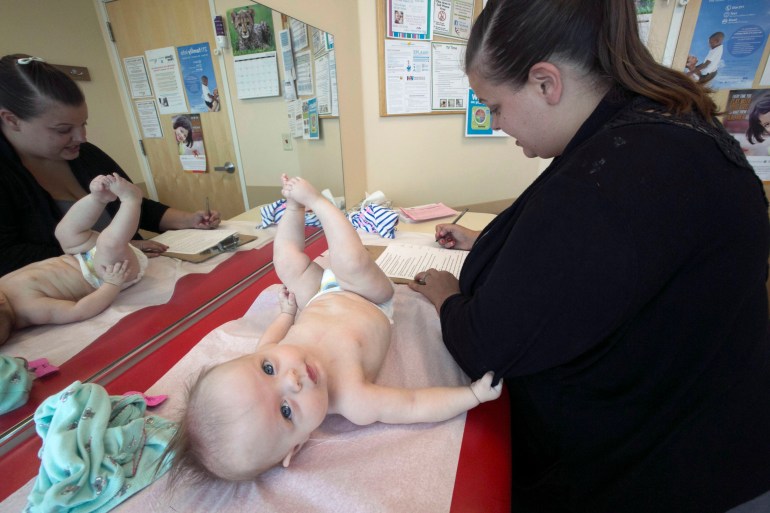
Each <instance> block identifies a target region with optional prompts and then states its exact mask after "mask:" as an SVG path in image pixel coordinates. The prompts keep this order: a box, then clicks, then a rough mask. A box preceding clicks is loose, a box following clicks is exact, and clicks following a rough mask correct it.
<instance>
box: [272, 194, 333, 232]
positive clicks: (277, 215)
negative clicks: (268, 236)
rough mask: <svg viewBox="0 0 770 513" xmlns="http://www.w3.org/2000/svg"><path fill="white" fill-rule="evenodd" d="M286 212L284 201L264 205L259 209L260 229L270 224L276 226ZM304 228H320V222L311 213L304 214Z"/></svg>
mask: <svg viewBox="0 0 770 513" xmlns="http://www.w3.org/2000/svg"><path fill="white" fill-rule="evenodd" d="M285 212H286V200H285V199H280V200H278V201H275V202H273V203H269V204H267V205H264V206H263V207H262V208H260V209H259V213H260V214H262V228H267V227H268V226H270V225H272V224H278V221H280V220H281V218H282V217H283V214H284V213H285ZM305 226H321V221H319V220H318V216H317V215H315V214H314V213H313V212H305Z"/></svg>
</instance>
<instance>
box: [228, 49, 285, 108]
mask: <svg viewBox="0 0 770 513" xmlns="http://www.w3.org/2000/svg"><path fill="white" fill-rule="evenodd" d="M233 64H234V67H235V85H236V87H237V89H238V99H239V100H243V99H246V98H264V97H266V96H278V95H279V94H280V88H279V85H278V84H279V78H278V58H277V54H276V52H265V53H260V54H250V55H240V56H237V57H235V59H234V63H233Z"/></svg>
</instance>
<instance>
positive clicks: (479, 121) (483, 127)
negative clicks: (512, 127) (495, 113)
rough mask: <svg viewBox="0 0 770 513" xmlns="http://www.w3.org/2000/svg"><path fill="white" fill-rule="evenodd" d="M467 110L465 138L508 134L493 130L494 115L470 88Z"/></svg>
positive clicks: (504, 135)
mask: <svg viewBox="0 0 770 513" xmlns="http://www.w3.org/2000/svg"><path fill="white" fill-rule="evenodd" d="M466 105H467V108H466V110H465V137H483V136H502V137H506V136H507V135H508V134H506V133H505V132H503V131H502V130H492V113H491V112H490V111H489V107H487V106H486V105H484V104H483V103H481V102H480V101H479V97H478V96H476V93H474V92H473V89H470V88H468V102H467V103H466Z"/></svg>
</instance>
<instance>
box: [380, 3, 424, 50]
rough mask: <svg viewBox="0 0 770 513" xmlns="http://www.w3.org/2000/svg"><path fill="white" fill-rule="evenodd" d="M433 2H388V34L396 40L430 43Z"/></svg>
mask: <svg viewBox="0 0 770 513" xmlns="http://www.w3.org/2000/svg"><path fill="white" fill-rule="evenodd" d="M432 7H433V0H387V1H386V6H385V8H386V9H387V12H386V20H387V21H386V34H387V36H388V37H390V38H394V39H421V40H424V41H430V40H431V39H433V34H432V32H431V31H432V26H433V25H432V21H433V18H432V15H431V10H432V9H431V8H432Z"/></svg>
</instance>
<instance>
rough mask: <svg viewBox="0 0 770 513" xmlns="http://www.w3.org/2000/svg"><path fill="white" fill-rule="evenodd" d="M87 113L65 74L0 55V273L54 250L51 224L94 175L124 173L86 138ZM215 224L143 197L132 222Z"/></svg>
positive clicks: (110, 209) (146, 245)
mask: <svg viewBox="0 0 770 513" xmlns="http://www.w3.org/2000/svg"><path fill="white" fill-rule="evenodd" d="M87 118H88V107H87V106H86V102H85V98H84V96H83V93H82V92H81V91H80V89H79V88H78V86H77V84H75V82H74V81H73V80H72V79H71V78H69V77H68V76H67V75H66V74H64V73H62V72H61V71H59V70H58V69H56V68H54V67H53V66H51V65H49V64H46V63H45V62H42V61H41V60H40V59H37V58H31V57H27V56H25V55H6V56H5V57H3V58H2V59H0V275H3V274H6V273H8V272H10V271H12V270H14V269H18V268H19V267H22V266H24V265H27V264H29V263H32V262H35V261H38V260H43V259H46V258H49V257H53V256H57V255H61V254H62V250H61V247H60V246H59V243H58V241H57V240H56V237H55V236H54V229H55V228H56V225H57V223H58V222H59V221H60V220H61V218H62V217H63V215H64V212H66V211H67V210H68V209H69V207H70V206H71V205H72V204H73V203H75V202H76V201H77V200H78V199H80V198H82V197H83V196H85V195H86V191H88V186H89V183H90V182H91V180H92V179H93V178H94V177H96V176H98V175H101V174H105V173H118V174H119V175H120V176H122V177H123V178H125V179H127V180H128V179H129V178H128V175H126V174H125V173H124V172H123V170H121V169H120V167H119V166H118V165H117V164H116V163H115V161H113V160H112V159H111V158H110V157H109V156H108V155H107V154H105V153H104V152H103V151H101V150H100V149H99V148H97V147H96V146H94V145H92V144H89V143H88V142H86V120H87ZM118 206H119V205H118V203H117V202H113V203H110V204H108V205H107V208H106V209H105V210H106V212H107V216H108V217H106V218H103V219H101V220H100V221H99V222H98V223H97V225H96V226H95V227H94V228H95V229H96V230H100V229H101V228H103V227H104V226H107V225H108V224H109V221H110V218H111V217H112V216H114V215H115V213H116V212H117V210H118ZM219 222H220V219H219V213H218V212H212V214H211V216H209V215H208V214H206V213H205V212H203V211H199V212H194V213H193V212H185V211H182V210H177V209H175V208H170V207H168V206H166V205H163V204H162V203H158V202H157V201H152V200H149V199H147V198H143V200H142V209H141V217H140V222H139V226H140V228H142V229H144V230H149V231H153V232H161V231H165V230H171V229H180V228H214V227H216V226H217V225H219ZM134 239H136V240H135V241H133V242H132V244H134V245H135V246H137V247H138V248H140V249H142V250H143V251H145V252H147V253H148V255H149V256H153V255H157V254H159V253H161V252H163V251H165V249H166V247H165V246H163V245H161V244H158V243H156V242H153V241H146V240H141V237H140V236H139V235H138V234H136V235H135V236H134Z"/></svg>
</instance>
